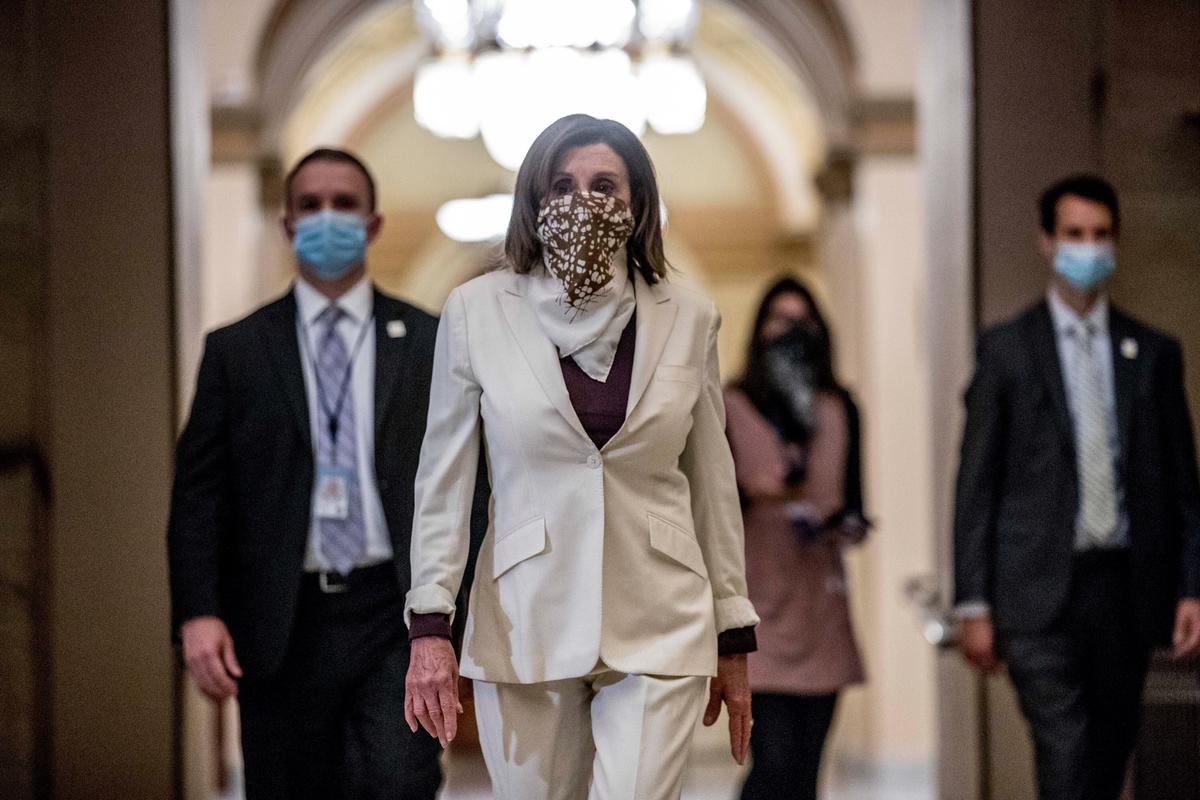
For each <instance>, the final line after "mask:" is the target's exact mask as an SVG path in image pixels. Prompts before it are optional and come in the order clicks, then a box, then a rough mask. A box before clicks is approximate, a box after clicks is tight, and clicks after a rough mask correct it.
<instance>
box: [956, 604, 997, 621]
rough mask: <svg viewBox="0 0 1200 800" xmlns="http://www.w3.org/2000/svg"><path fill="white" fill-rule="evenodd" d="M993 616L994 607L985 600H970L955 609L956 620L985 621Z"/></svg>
mask: <svg viewBox="0 0 1200 800" xmlns="http://www.w3.org/2000/svg"><path fill="white" fill-rule="evenodd" d="M991 615H992V607H991V606H990V605H988V603H987V602H986V601H984V600H968V601H967V602H965V603H959V604H958V605H956V606H955V607H954V618H955V619H957V620H964V619H985V618H987V617H990V616H991Z"/></svg>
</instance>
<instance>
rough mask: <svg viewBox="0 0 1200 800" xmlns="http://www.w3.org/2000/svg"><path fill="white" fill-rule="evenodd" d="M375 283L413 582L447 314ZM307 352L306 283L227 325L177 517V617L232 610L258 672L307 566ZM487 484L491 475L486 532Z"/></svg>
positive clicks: (183, 462)
mask: <svg viewBox="0 0 1200 800" xmlns="http://www.w3.org/2000/svg"><path fill="white" fill-rule="evenodd" d="M374 297H375V299H374V313H375V352H376V356H375V472H376V478H377V486H378V489H379V495H380V498H381V500H382V502H383V510H384V515H385V517H386V519H387V527H388V532H389V534H390V537H391V541H392V550H393V552H394V558H395V565H396V579H397V581H398V582H399V585H400V589H401V591H402V592H407V591H408V588H409V538H410V536H411V532H412V517H413V482H414V479H415V477H416V471H417V461H418V457H419V454H420V450H421V442H422V439H423V438H424V434H425V418H426V412H427V410H428V404H429V380H430V376H431V373H432V369H433V343H434V338H435V334H436V331H437V320H436V318H434V317H432V316H430V315H429V314H426V313H425V312H423V311H420V310H418V309H416V308H414V307H413V306H410V305H408V304H407V303H403V302H401V301H399V300H397V299H395V298H392V297H389V296H387V295H385V294H383V293H382V292H379V291H378V290H376V291H375V296H374ZM393 320H400V321H402V322H403V323H404V326H405V328H406V334H405V335H404V336H403V337H398V338H393V337H391V336H389V335H388V333H387V325H388V323H389V322H391V321H393ZM300 359H301V353H300V347H299V345H298V343H297V337H296V300H295V295H294V294H293V293H292V292H289V293H288V294H287V295H285V296H284V297H282V298H280V299H279V300H276V301H275V302H273V303H270V304H268V305H266V306H263V307H262V308H260V309H258V310H257V311H255V312H254V313H252V314H251V315H250V316H248V317H246V318H245V319H243V320H241V321H239V322H235V323H233V324H232V325H229V326H227V327H225V328H221V329H219V330H216V331H213V332H212V333H211V334H209V336H208V339H207V342H206V344H205V349H204V357H203V359H202V361H201V364H200V373H199V377H198V379H197V383H196V394H195V399H194V401H193V404H192V410H191V415H190V417H189V419H188V423H187V426H186V427H185V428H184V431H183V434H182V435H181V437H180V439H179V444H178V449H177V452H176V464H175V484H174V490H173V492H172V497H171V517H170V524H169V528H168V531H167V545H168V555H169V561H170V580H171V605H172V615H171V616H172V630H173V631H175V632H176V633H177V632H178V629H179V626H180V625H182V624H183V623H184V622H186V621H187V620H189V619H192V618H193V617H198V616H205V615H215V616H218V617H220V618H221V619H223V620H224V621H225V623H226V624H227V625H228V626H229V629H230V632H231V634H232V636H233V641H234V648H235V650H236V652H237V654H238V659H239V661H240V662H241V665H242V668H243V670H244V672H245V674H246V677H247V678H255V677H262V676H269V675H270V674H272V673H273V672H275V671H276V670H277V669H278V667H279V665H280V663H281V661H282V659H283V656H284V653H285V651H286V648H287V643H288V638H289V634H290V632H291V630H292V625H293V620H294V617H295V612H296V600H297V597H298V594H299V590H300V580H301V576H302V574H303V569H304V554H305V548H306V546H307V543H308V535H309V521H310V514H311V504H312V489H313V471H314V465H313V444H312V434H311V426H310V423H309V408H308V400H307V397H306V394H305V388H304V374H303V368H302V366H301V361H300ZM481 474H483V473H481ZM485 498H486V482H481V486H480V491H479V493H478V496H477V498H476V514H475V517H476V519H477V520H478V521H479V524H476V525H475V526H474V527H476V528H479V530H478V532H477V535H476V537H475V538H476V539H479V538H482V533H483V531H482V524H483V523H484V521H485V520H486V506H485ZM481 508H482V510H481ZM468 585H469V584H468Z"/></svg>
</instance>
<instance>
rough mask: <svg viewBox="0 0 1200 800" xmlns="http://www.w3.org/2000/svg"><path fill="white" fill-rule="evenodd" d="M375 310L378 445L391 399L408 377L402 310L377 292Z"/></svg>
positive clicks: (376, 433) (405, 333)
mask: <svg viewBox="0 0 1200 800" xmlns="http://www.w3.org/2000/svg"><path fill="white" fill-rule="evenodd" d="M374 306H375V311H374V314H375V441H376V442H379V441H381V439H380V436H379V430H380V428H381V426H382V425H383V422H384V420H385V419H387V413H388V410H389V408H390V407H391V402H392V399H393V398H394V397H395V396H396V395H397V394H398V393H399V390H400V387H402V386H403V384H404V380H403V378H404V376H405V375H407V374H408V371H407V370H404V369H402V368H401V366H402V365H403V364H404V359H405V357H406V355H407V352H408V335H407V331H406V330H405V329H404V327H403V325H404V314H403V312H402V309H401V308H399V307H398V306H397V305H396V304H395V303H393V302H391V299H390V298H389V297H387V296H386V295H384V294H382V293H381V292H380V291H379V290H378V289H376V290H375V292H374ZM389 323H390V325H389ZM396 323H399V325H396ZM393 334H395V335H393Z"/></svg>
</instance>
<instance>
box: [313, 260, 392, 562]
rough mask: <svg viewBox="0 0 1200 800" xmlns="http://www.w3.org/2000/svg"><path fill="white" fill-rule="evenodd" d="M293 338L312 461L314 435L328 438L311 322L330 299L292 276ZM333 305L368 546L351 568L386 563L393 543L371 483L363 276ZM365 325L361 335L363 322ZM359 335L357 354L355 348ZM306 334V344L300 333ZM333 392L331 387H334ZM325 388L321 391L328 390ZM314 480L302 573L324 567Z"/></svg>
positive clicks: (371, 349)
mask: <svg viewBox="0 0 1200 800" xmlns="http://www.w3.org/2000/svg"><path fill="white" fill-rule="evenodd" d="M295 293H296V306H297V315H296V336H297V337H299V339H298V342H299V345H300V360H301V362H302V363H303V366H304V389H305V393H306V394H307V395H308V417H309V424H310V428H311V431H312V439H313V458H314V460H315V459H316V445H317V441H318V439H317V437H318V436H328V435H329V432H328V431H327V430H324V429H323V428H322V426H321V423H320V416H321V415H320V399H319V397H318V396H317V381H316V377H315V374H314V372H313V363H312V360H313V359H314V358H316V357H317V353H318V352H319V351H318V349H317V348H318V347H319V346H320V340H321V335H322V333H323V332H324V331H323V330H322V329H321V326H320V325H318V324H316V318H317V316H318V315H320V313H321V312H322V311H324V310H325V309H326V308H327V307H328V306H329V305H330V300H329V298H327V297H326V296H325V295H323V294H321V293H320V292H318V291H317V290H316V289H314V288H313V287H312V286H310V285H309V284H308V283H306V282H305V281H304V279H303V278H298V279H297V280H296V288H295ZM336 303H337V306H338V307H339V308H340V309H341V310H342V311H343V312H345V313H344V314H343V315H342V318H341V320H340V321H339V322H338V324H337V331H338V334H339V335H341V337H342V340H343V341H344V342H345V343H346V352H347V353H348V354H350V355H351V356H352V357H353V358H354V362H353V365H352V366H351V378H350V385H351V387H352V390H353V392H354V437H355V446H356V448H357V452H358V477H359V482H360V483H361V487H360V496H361V497H362V502H363V523H364V525H365V526H366V537H367V549H366V553H365V555H364V557H363V561H362V563H360V564H357V565H356V566H360V567H362V566H369V565H371V564H378V563H380V562H382V561H387V560H388V559H390V558H391V557H392V542H391V539H390V538H389V537H388V531H387V520H386V518H385V517H384V514H383V501H382V500H380V498H379V488H378V486H377V485H376V482H375V325H374V323H373V319H374V316H373V306H374V288H373V286H372V285H371V282H370V281H369V280H368V279H367V278H365V277H364V278H363V279H362V280H360V281H359V282H358V283H356V284H354V287H353V288H352V289H350V290H349V291H348V292H346V293H345V294H344V295H342V296H341V297H339V298H338V299H337V301H336ZM364 325H365V326H367V329H366V332H365V335H363V326H364ZM360 335H363V340H362V346H361V347H360V348H359V350H358V353H355V352H354V346H355V344H356V343H357V342H358V338H359V336H360ZM305 336H307V337H308V341H307V343H306V342H305V341H304V337H305ZM335 390H336V388H335ZM329 391H330V389H329V387H326V392H329ZM316 488H317V487H316V481H315V475H314V481H313V500H312V502H313V512H312V521H311V523H310V524H309V530H308V548H307V550H306V554H305V557H304V569H305V571H306V572H320V571H322V570H328V569H329V564H328V563H326V561H325V558H324V556H322V555H321V547H320V541H321V540H320V537H321V526H320V524H319V522H318V519H317V514H316V503H317V494H316Z"/></svg>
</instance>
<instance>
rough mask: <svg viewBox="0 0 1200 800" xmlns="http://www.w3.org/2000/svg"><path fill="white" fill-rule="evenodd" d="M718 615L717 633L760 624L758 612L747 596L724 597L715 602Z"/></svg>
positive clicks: (714, 607) (714, 605) (714, 606)
mask: <svg viewBox="0 0 1200 800" xmlns="http://www.w3.org/2000/svg"><path fill="white" fill-rule="evenodd" d="M713 609H714V610H715V611H716V615H717V633H721V632H722V631H731V630H735V629H737V628H749V627H750V626H751V625H757V624H758V614H756V613H754V606H753V605H751V603H750V599H749V598H746V597H723V598H721V599H719V600H716V601H715V602H714V603H713Z"/></svg>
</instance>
